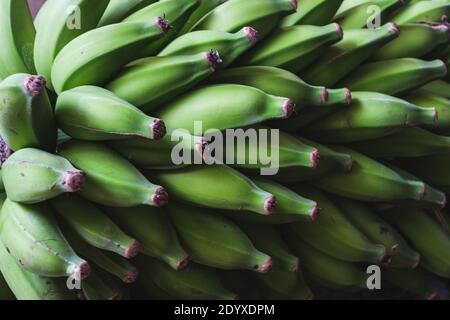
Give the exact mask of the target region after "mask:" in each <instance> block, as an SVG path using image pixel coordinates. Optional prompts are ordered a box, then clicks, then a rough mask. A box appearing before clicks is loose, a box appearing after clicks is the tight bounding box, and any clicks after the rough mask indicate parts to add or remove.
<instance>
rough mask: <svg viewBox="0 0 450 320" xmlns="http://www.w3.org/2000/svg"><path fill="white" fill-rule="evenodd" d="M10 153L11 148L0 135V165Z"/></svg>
mask: <svg viewBox="0 0 450 320" xmlns="http://www.w3.org/2000/svg"><path fill="white" fill-rule="evenodd" d="M12 153H13V152H12V150H11V149H10V148H9V147H8V145H7V144H6V142H5V140H3V138H2V137H0V167H1V166H2V165H3V163H4V162H5V161H6V159H8V158H9V156H10V155H11V154H12Z"/></svg>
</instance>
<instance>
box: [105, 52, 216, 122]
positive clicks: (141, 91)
mask: <svg viewBox="0 0 450 320" xmlns="http://www.w3.org/2000/svg"><path fill="white" fill-rule="evenodd" d="M221 62H222V60H221V58H220V55H219V53H218V52H217V51H213V50H210V51H207V52H203V53H198V54H194V55H189V56H184V55H182V56H168V57H150V58H146V59H142V60H138V61H137V62H135V63H132V64H130V65H128V66H127V67H125V68H124V69H123V71H122V72H121V73H120V74H119V75H118V76H117V77H116V78H115V79H114V80H112V81H111V82H110V83H109V84H108V85H107V86H106V88H107V89H108V90H110V91H111V92H113V93H115V94H116V95H117V96H119V97H121V98H122V99H124V100H126V101H128V102H130V103H131V104H133V105H135V106H137V107H139V108H140V109H141V110H143V111H144V112H149V111H151V110H153V109H156V108H158V107H161V106H163V105H164V104H166V103H169V102H170V100H172V99H174V98H175V97H176V96H178V95H180V94H182V93H184V92H185V91H187V90H189V89H190V88H192V87H193V86H195V85H196V84H198V83H199V82H200V81H202V80H203V79H205V78H206V77H208V76H209V75H210V74H211V73H213V72H215V71H216V69H217V67H218V66H219V64H220V63H221ZM162 74H163V75H164V76H161V75H162ZM115 125H117V122H115Z"/></svg>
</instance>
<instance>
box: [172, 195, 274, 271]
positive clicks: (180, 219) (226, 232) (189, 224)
mask: <svg viewBox="0 0 450 320" xmlns="http://www.w3.org/2000/svg"><path fill="white" fill-rule="evenodd" d="M167 210H168V212H169V214H170V217H171V219H172V221H173V223H174V225H175V227H176V229H177V231H178V234H179V235H180V237H181V239H182V240H183V243H184V244H186V248H187V250H188V252H189V256H190V257H191V258H192V259H193V260H194V261H195V262H197V263H200V264H203V265H207V266H210V267H214V268H219V269H225V270H236V269H237V270H240V269H243V270H253V271H256V272H261V273H266V272H268V271H269V270H270V269H271V268H272V258H271V257H270V256H268V255H267V254H266V253H263V252H261V251H259V250H258V249H256V248H255V247H254V245H253V244H252V242H251V241H250V239H249V238H248V237H247V235H246V234H245V233H244V231H242V230H241V229H240V228H239V227H238V226H237V225H235V224H234V223H233V222H232V221H230V220H228V219H227V218H225V217H223V216H222V215H220V214H217V213H214V212H211V211H208V210H204V209H203V210H202V209H198V208H193V207H188V206H180V205H176V204H172V205H170V206H169V207H167ZM205 226H208V227H207V228H205Z"/></svg>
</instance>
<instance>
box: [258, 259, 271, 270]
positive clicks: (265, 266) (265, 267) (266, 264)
mask: <svg viewBox="0 0 450 320" xmlns="http://www.w3.org/2000/svg"><path fill="white" fill-rule="evenodd" d="M272 265H273V261H272V258H270V257H269V258H268V259H267V260H266V261H264V262H263V264H262V265H260V266H259V267H258V269H257V271H258V272H260V273H267V272H269V271H270V269H272Z"/></svg>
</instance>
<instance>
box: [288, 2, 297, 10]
mask: <svg viewBox="0 0 450 320" xmlns="http://www.w3.org/2000/svg"><path fill="white" fill-rule="evenodd" d="M289 2H290V3H291V5H292V7H293V8H294V9H295V10H297V7H298V4H297V0H289Z"/></svg>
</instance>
